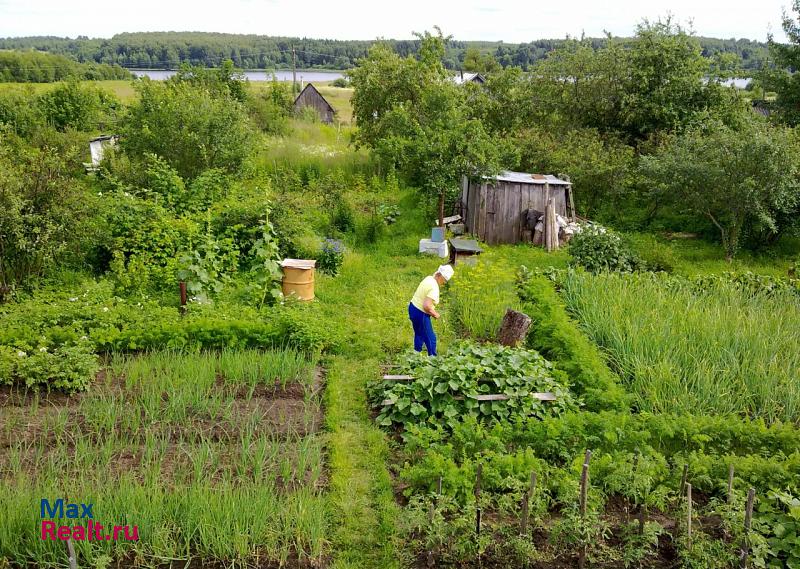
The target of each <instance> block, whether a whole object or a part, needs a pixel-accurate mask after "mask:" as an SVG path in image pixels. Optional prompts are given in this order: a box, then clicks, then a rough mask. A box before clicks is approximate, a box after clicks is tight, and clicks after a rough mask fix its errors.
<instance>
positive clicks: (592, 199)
mask: <svg viewBox="0 0 800 569" xmlns="http://www.w3.org/2000/svg"><path fill="white" fill-rule="evenodd" d="M519 147H520V151H521V155H522V156H521V162H520V166H521V169H522V170H523V171H525V172H545V173H553V174H559V175H567V176H569V177H570V181H571V182H572V185H573V188H575V202H576V203H575V206H576V207H577V209H578V210H579V211H580V212H581V215H585V216H588V217H592V216H596V215H597V214H598V213H599V212H600V211H602V210H604V209H608V208H609V206H611V204H618V203H619V201H620V198H622V197H624V196H626V195H627V194H628V192H629V191H630V182H631V176H632V174H633V170H634V151H633V148H631V147H630V146H628V145H626V144H624V143H623V142H621V141H620V140H618V139H617V138H614V137H613V136H609V135H606V136H602V135H600V134H599V133H598V132H597V131H596V130H594V129H583V128H582V129H569V130H566V131H564V132H557V131H555V130H553V129H550V128H530V129H528V130H526V131H524V132H523V133H522V135H521V136H520V137H519Z"/></svg>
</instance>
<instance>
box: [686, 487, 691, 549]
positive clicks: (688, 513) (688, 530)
mask: <svg viewBox="0 0 800 569" xmlns="http://www.w3.org/2000/svg"><path fill="white" fill-rule="evenodd" d="M686 539H687V541H688V544H689V549H692V485H691V484H689V483H688V482H687V483H686Z"/></svg>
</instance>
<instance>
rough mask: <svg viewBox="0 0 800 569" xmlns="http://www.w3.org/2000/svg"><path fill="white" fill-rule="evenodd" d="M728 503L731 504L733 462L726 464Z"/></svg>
mask: <svg viewBox="0 0 800 569" xmlns="http://www.w3.org/2000/svg"><path fill="white" fill-rule="evenodd" d="M728 504H733V464H729V465H728Z"/></svg>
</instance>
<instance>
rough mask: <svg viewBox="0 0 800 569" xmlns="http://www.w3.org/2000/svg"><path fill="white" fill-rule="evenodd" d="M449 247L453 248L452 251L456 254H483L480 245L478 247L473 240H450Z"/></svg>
mask: <svg viewBox="0 0 800 569" xmlns="http://www.w3.org/2000/svg"><path fill="white" fill-rule="evenodd" d="M450 245H452V246H453V249H455V250H456V252H457V253H475V254H480V253H483V249H481V248H480V245H478V242H477V241H476V240H475V239H455V238H454V239H451V240H450Z"/></svg>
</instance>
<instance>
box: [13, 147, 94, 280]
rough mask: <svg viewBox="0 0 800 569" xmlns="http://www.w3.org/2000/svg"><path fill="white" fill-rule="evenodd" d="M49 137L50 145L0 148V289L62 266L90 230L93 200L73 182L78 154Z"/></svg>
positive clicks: (74, 149)
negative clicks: (81, 231)
mask: <svg viewBox="0 0 800 569" xmlns="http://www.w3.org/2000/svg"><path fill="white" fill-rule="evenodd" d="M59 136H60V135H57V134H54V140H52V142H51V144H50V145H47V146H44V147H42V148H33V147H27V146H25V145H22V146H21V147H19V148H15V147H14V146H12V145H5V144H2V145H0V286H8V287H13V286H18V285H23V284H25V283H26V282H28V281H29V280H30V279H32V278H35V277H40V276H42V275H44V273H45V271H46V270H47V269H48V268H49V267H52V266H53V265H54V264H56V263H59V262H63V261H64V259H65V258H66V257H67V256H68V255H69V254H70V249H71V248H72V247H73V246H75V245H76V244H78V243H80V242H81V240H82V239H83V238H84V236H82V235H76V227H79V226H80V227H83V228H84V230H85V231H87V232H90V231H92V230H93V228H92V227H91V224H90V223H89V220H90V218H91V217H92V216H93V215H94V213H93V211H92V207H93V203H94V198H93V197H92V196H91V194H90V193H89V192H88V191H86V189H85V188H84V186H83V184H82V183H80V182H77V181H75V180H73V178H72V176H73V172H74V167H75V163H76V162H78V152H79V150H78V149H77V148H76V147H75V146H74V145H73V144H72V143H71V142H70V141H68V140H64V141H63V142H65V144H64V145H63V146H62V145H61V142H62V141H61V139H59Z"/></svg>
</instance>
